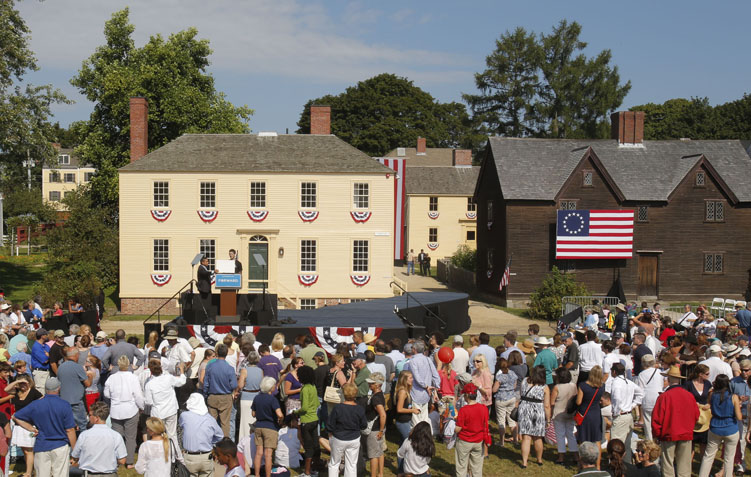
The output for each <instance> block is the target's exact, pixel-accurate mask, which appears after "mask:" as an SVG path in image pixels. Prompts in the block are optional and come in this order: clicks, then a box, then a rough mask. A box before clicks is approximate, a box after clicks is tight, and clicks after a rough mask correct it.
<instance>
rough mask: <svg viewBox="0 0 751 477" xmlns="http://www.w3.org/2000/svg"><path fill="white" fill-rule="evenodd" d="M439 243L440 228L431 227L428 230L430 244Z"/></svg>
mask: <svg viewBox="0 0 751 477" xmlns="http://www.w3.org/2000/svg"><path fill="white" fill-rule="evenodd" d="M437 241H438V228H437V227H430V228H429V229H428V242H437Z"/></svg>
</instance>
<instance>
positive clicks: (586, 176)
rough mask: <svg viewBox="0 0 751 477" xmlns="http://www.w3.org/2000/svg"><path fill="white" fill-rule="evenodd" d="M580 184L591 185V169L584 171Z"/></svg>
mask: <svg viewBox="0 0 751 477" xmlns="http://www.w3.org/2000/svg"><path fill="white" fill-rule="evenodd" d="M582 184H583V185H584V186H585V187H591V186H592V171H584V177H583V178H582Z"/></svg>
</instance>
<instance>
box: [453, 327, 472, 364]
mask: <svg viewBox="0 0 751 477" xmlns="http://www.w3.org/2000/svg"><path fill="white" fill-rule="evenodd" d="M452 351H453V352H454V359H452V360H451V369H453V370H454V371H455V372H457V373H466V372H467V367H468V366H469V353H468V352H467V350H466V349H464V338H463V337H462V335H456V336H454V344H453V348H452Z"/></svg>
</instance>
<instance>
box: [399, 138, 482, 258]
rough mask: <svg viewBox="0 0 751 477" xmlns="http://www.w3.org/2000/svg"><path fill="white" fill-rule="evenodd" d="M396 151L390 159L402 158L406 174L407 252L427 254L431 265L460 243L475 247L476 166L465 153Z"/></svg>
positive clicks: (420, 148)
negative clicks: (474, 197)
mask: <svg viewBox="0 0 751 477" xmlns="http://www.w3.org/2000/svg"><path fill="white" fill-rule="evenodd" d="M425 146H426V142H425V138H422V137H421V138H418V139H417V147H414V148H406V147H404V148H402V147H400V148H397V149H395V150H393V151H391V152H390V153H389V154H388V157H396V158H404V160H405V162H406V170H405V172H404V181H405V185H406V203H405V225H404V235H405V244H406V247H405V252H407V251H409V250H410V249H414V251H415V253H419V252H420V250H421V249H423V250H425V252H427V253H428V254H430V257H431V263H432V264H433V265H435V261H436V260H437V259H440V258H445V257H450V256H451V255H453V254H454V252H456V249H457V248H458V247H459V246H460V245H467V246H469V247H471V248H475V246H476V234H477V230H476V228H477V227H476V222H477V220H476V218H477V210H476V207H475V203H474V199H473V198H472V195H473V193H474V189H475V184H476V182H477V176H478V174H479V171H480V168H479V167H473V166H472V151H470V150H467V149H451V148H427V147H425Z"/></svg>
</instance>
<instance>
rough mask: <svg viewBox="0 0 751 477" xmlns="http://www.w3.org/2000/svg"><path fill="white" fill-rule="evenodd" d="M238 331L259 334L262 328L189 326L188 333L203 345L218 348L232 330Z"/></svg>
mask: <svg viewBox="0 0 751 477" xmlns="http://www.w3.org/2000/svg"><path fill="white" fill-rule="evenodd" d="M233 329H234V330H235V331H237V333H238V334H240V335H242V334H243V333H248V332H250V333H253V334H254V335H257V334H258V330H259V329H260V327H258V326H246V325H239V326H231V325H227V326H214V325H188V331H189V332H190V334H191V335H193V336H195V337H196V338H197V339H198V341H199V342H200V343H201V344H202V345H207V346H210V347H212V348H213V347H214V346H216V344H217V343H221V342H222V340H223V339H224V336H225V335H226V334H227V333H229V332H230V331H232V330H233Z"/></svg>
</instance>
